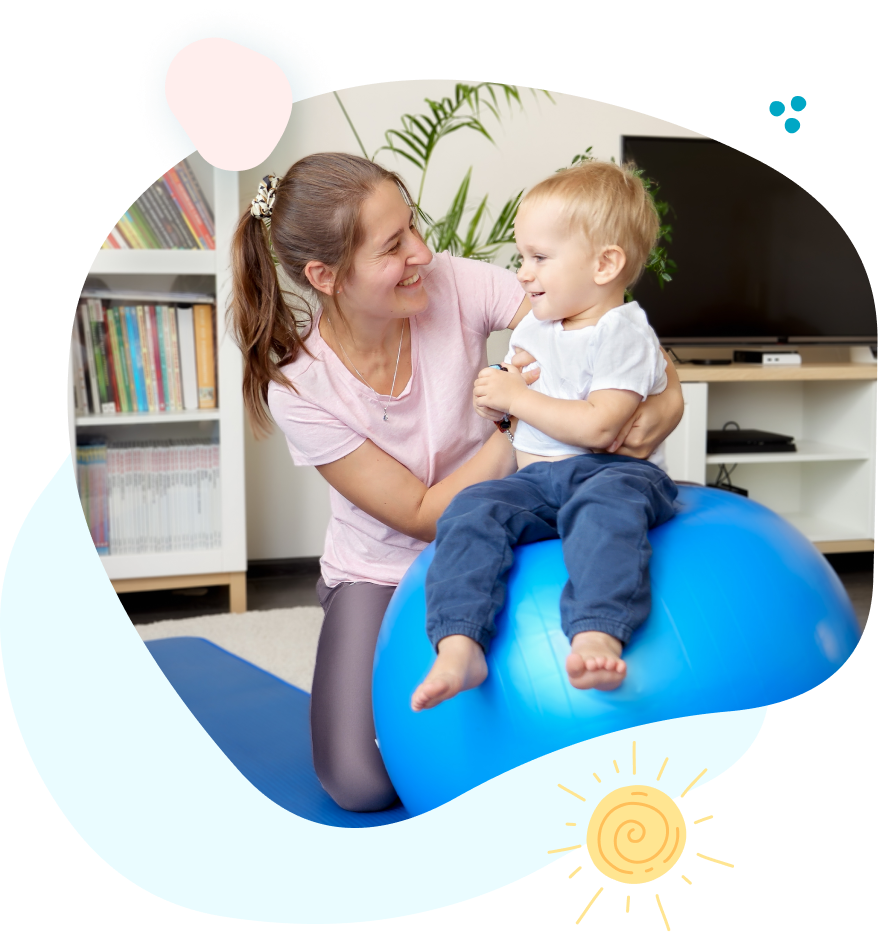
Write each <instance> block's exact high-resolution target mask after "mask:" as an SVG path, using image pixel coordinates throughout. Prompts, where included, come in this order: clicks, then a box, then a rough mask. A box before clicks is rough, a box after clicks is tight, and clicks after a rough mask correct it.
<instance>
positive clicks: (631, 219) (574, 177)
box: [521, 159, 659, 288]
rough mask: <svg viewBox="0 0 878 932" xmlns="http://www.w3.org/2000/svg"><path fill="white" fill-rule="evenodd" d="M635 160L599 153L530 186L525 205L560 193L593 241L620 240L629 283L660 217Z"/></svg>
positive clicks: (573, 220) (572, 222)
mask: <svg viewBox="0 0 878 932" xmlns="http://www.w3.org/2000/svg"><path fill="white" fill-rule="evenodd" d="M634 171H635V166H634V165H633V164H632V163H630V162H629V163H626V164H625V165H622V166H619V165H616V164H615V163H614V162H601V161H598V160H597V159H590V160H588V161H584V162H580V163H579V164H577V165H574V166H573V167H572V168H565V169H564V170H563V171H560V172H558V173H556V174H554V175H552V176H551V177H550V178H546V180H545V181H541V182H540V183H539V184H537V185H535V186H534V187H533V188H531V189H530V191H528V193H527V195H526V196H525V197H524V200H523V201H522V202H521V206H522V207H524V206H525V205H526V204H533V203H542V202H544V201H546V200H549V198H552V199H558V200H559V201H560V202H561V203H562V205H563V207H562V217H563V218H564V219H565V220H566V221H567V223H569V226H570V229H571V230H575V231H576V232H578V233H581V234H582V235H584V236H585V238H586V239H587V240H588V241H589V242H590V243H591V244H592V245H594V246H597V247H601V246H610V245H615V246H620V247H621V248H622V250H623V251H624V252H625V258H626V259H627V266H626V269H625V275H627V276H628V280H627V281H626V282H625V285H626V287H628V288H630V287H631V286H632V285H633V284H634V283H635V282H636V281H637V279H638V278H640V275H641V272H643V267H644V265H645V264H646V260H647V259H648V258H649V253H650V251H651V250H652V247H653V246H654V245H655V241H656V237H657V236H658V231H659V218H658V214H657V213H656V209H655V205H654V204H653V202H652V198H651V197H650V196H649V192H648V191H647V190H646V185H644V183H643V181H642V180H641V179H640V178H639V177H638V176H637V175H636V174H635V173H634Z"/></svg>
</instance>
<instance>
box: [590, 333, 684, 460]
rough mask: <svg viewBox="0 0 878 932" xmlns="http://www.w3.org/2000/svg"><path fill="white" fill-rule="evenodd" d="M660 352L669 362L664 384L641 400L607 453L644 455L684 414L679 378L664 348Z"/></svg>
mask: <svg viewBox="0 0 878 932" xmlns="http://www.w3.org/2000/svg"><path fill="white" fill-rule="evenodd" d="M662 355H664V357H665V359H666V360H667V364H668V367H667V370H666V374H667V376H668V385H667V388H665V390H664V391H663V392H661V393H660V394H658V395H650V396H649V398H647V399H646V401H644V402H642V403H641V404H640V406H639V407H638V409H637V410H636V411H635V412H634V415H633V417H631V419H630V420H629V421H628V423H627V424H626V425H625V426H624V427H623V428H622V430H620V431H619V433H618V435H617V436H616V439H615V440H614V441H613V442H612V443H611V444H610V446H609V447H607V452H608V453H621V454H622V455H623V456H633V457H635V458H636V459H641V460H642V459H646V458H647V457H648V456H649V455H650V454H651V453H652V452H653V450H655V448H656V447H657V446H658V445H659V444H660V443H661V442H662V441H663V440H665V439H666V438H667V437H668V435H669V434H671V433H672V432H673V430H674V428H675V427H676V426H677V425H678V424H679V423H680V419H681V418H682V417H683V391H682V389H681V388H680V379H679V378H678V377H677V370H676V369H674V365H673V363H672V362H671V360H670V358H669V357H668V355H667V353H665V352H664V350H662Z"/></svg>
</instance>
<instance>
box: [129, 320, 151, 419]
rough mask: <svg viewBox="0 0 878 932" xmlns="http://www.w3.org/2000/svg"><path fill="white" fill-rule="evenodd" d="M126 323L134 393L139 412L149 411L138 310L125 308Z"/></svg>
mask: <svg viewBox="0 0 878 932" xmlns="http://www.w3.org/2000/svg"><path fill="white" fill-rule="evenodd" d="M125 321H126V324H127V331H128V346H129V354H128V355H129V358H130V360H131V371H132V375H133V381H134V391H135V396H136V398H137V410H138V411H142V412H145V411H149V401H148V400H147V397H146V379H145V375H144V372H143V353H142V350H141V347H140V332H139V328H138V326H137V308H136V307H130V306H129V307H126V308H125Z"/></svg>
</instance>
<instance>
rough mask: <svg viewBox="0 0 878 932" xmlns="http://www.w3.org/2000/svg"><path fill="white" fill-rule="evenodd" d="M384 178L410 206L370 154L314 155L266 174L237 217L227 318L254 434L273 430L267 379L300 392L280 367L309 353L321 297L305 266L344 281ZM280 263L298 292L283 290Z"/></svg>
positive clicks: (394, 178)
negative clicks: (364, 216) (365, 210)
mask: <svg viewBox="0 0 878 932" xmlns="http://www.w3.org/2000/svg"><path fill="white" fill-rule="evenodd" d="M385 181H392V182H394V183H395V184H397V185H398V186H399V188H400V191H401V192H402V194H403V197H404V198H406V200H407V202H408V203H413V202H412V199H411V196H410V195H409V193H408V191H407V189H406V187H405V183H404V182H403V181H402V179H401V178H400V177H399V176H398V175H397V174H396V173H395V172H390V171H387V169H385V168H382V167H381V166H380V165H376V164H375V163H374V162H370V161H369V160H368V159H364V158H360V157H359V156H356V155H347V154H345V153H341V152H322V153H318V154H317V155H309V156H306V157H305V158H303V159H300V160H299V161H298V162H296V163H295V165H293V167H292V168H290V170H289V171H288V172H287V173H286V175H284V177H283V178H281V179H279V180H278V179H277V178H275V177H274V176H268V177H267V178H266V179H264V180H263V183H262V184H260V186H259V193H258V194H257V196H256V198H254V200H253V202H252V204H251V207H250V208H248V210H247V212H246V213H245V214H244V215H243V216H242V217H241V219H240V221H239V222H238V227H237V229H236V230H235V235H234V237H233V238H232V300H231V304H230V305H229V309H228V315H227V316H228V324H229V329H230V330H231V331H232V333H233V334H234V337H235V342H236V343H237V344H238V346H239V347H240V349H241V352H242V353H243V356H244V384H243V390H244V406H245V408H246V410H247V413H248V415H249V416H250V422H251V424H252V425H253V428H254V432H255V433H256V434H257V436H258V435H260V434H261V435H264V434H267V433H269V432H270V431H271V428H272V420H271V416H270V414H269V413H268V410H267V401H268V386H269V384H270V383H271V382H275V383H277V384H279V385H283V386H285V387H287V388H290V389H292V390H293V391H295V386H294V385H293V384H292V382H291V381H290V380H289V379H288V378H287V377H286V376H285V375H284V373H283V371H282V367H283V366H285V365H287V364H288V363H290V362H292V361H293V360H294V359H295V358H296V357H297V356H298V355H299V352H300V351H304V352H306V353H307V352H308V349H307V347H306V346H305V340H306V339H307V337H308V334H309V333H310V332H311V326H313V321H314V313H315V312H316V310H317V309H318V303H317V300H318V299H317V296H316V295H314V292H313V289H312V288H311V285H310V283H309V282H308V279H307V277H306V275H305V266H306V265H307V263H308V262H310V261H312V260H317V261H320V262H323V263H325V264H326V265H327V266H329V267H330V268H332V269H333V270H334V271H335V274H336V280H337V282H338V284H341V283H343V282H344V280H345V276H346V275H347V274H348V272H349V271H350V269H351V266H352V263H353V256H354V252H355V251H356V249H357V247H358V246H359V245H360V242H361V241H362V238H363V231H362V229H361V225H360V222H359V217H360V208H361V206H362V204H363V202H364V201H365V200H366V199H367V198H368V197H370V196H371V195H372V194H373V193H374V192H375V190H376V188H378V186H379V185H380V184H382V183H383V182H385ZM278 264H279V265H280V266H281V268H282V269H283V272H284V273H285V275H286V276H287V278H288V279H289V280H290V282H291V283H292V285H293V287H294V288H295V292H293V291H289V290H284V289H282V288H281V285H280V282H279V281H278V274H277V265H278ZM312 295H313V296H314V297H312V298H311V300H309V298H308V296H312ZM312 303H313V306H312Z"/></svg>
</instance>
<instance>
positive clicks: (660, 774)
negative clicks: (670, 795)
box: [655, 757, 668, 783]
mask: <svg viewBox="0 0 878 932" xmlns="http://www.w3.org/2000/svg"><path fill="white" fill-rule="evenodd" d="M667 763H668V759H667V757H666V758H665V762H664V763H663V764H662V769H661V770H660V771H659V772H658V776H657V777H656V778H655V782H656V783H658V781H659V780H661V778H662V774H663V773H664V772H665V766H666V765H667Z"/></svg>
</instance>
